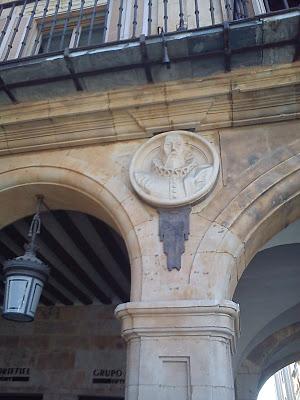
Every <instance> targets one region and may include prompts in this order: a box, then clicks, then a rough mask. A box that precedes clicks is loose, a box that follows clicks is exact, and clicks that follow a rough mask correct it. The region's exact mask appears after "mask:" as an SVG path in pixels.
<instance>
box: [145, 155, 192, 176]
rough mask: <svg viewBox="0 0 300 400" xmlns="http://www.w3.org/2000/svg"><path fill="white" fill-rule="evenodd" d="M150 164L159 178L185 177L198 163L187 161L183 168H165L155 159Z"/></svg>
mask: <svg viewBox="0 0 300 400" xmlns="http://www.w3.org/2000/svg"><path fill="white" fill-rule="evenodd" d="M152 162H153V168H154V171H155V172H156V173H157V174H158V175H160V176H177V177H185V176H186V175H188V174H189V173H190V172H191V171H192V170H193V169H194V168H195V167H197V165H198V163H197V162H196V161H195V160H193V159H192V160H189V161H187V164H186V165H185V166H184V167H180V168H166V167H165V166H164V165H163V163H162V161H161V160H160V159H157V158H156V159H154V160H153V161H152Z"/></svg>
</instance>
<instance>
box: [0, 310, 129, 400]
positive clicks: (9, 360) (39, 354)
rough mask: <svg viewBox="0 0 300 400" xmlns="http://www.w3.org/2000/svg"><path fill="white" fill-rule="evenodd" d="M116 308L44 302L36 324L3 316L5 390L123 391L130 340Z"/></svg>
mask: <svg viewBox="0 0 300 400" xmlns="http://www.w3.org/2000/svg"><path fill="white" fill-rule="evenodd" d="M113 310H114V306H101V305H93V306H69V307H52V308H46V307H40V309H39V311H38V316H37V319H36V321H35V322H33V323H32V324H25V325H24V324H18V323H13V322H10V321H6V320H1V321H0V393H15V394H18V393H20V394H30V393H40V394H43V395H44V396H43V398H44V399H45V400H50V399H51V400H61V399H66V398H67V399H70V400H71V399H77V398H78V396H79V395H85V396H87V395H89V396H93V395H97V396H112V397H122V396H123V392H124V381H125V347H124V346H125V345H124V343H123V341H122V339H121V337H120V325H119V322H118V321H117V320H116V319H115V317H114V315H113ZM66 396H67V397H66Z"/></svg>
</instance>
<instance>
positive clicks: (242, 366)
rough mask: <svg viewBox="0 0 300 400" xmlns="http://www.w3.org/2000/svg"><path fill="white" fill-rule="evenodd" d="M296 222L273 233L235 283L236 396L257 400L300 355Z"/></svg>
mask: <svg viewBox="0 0 300 400" xmlns="http://www.w3.org/2000/svg"><path fill="white" fill-rule="evenodd" d="M299 256H300V220H297V221H296V222H294V223H293V224H291V225H289V226H288V227H287V228H286V229H284V230H282V231H281V232H279V233H278V234H277V235H275V237H273V238H272V239H271V240H270V241H269V242H268V243H267V244H266V245H265V246H264V248H263V249H261V251H260V252H258V253H257V254H256V256H255V257H254V258H253V259H252V261H251V262H250V264H249V265H248V266H247V268H246V269H245V271H244V273H243V275H242V276H241V278H240V280H239V282H238V285H237V287H236V290H235V293H234V296H233V300H234V301H235V302H237V303H239V304H240V312H241V337H240V339H239V342H238V349H237V354H236V356H235V360H234V368H235V376H236V391H237V400H246V399H247V400H256V399H257V396H258V392H259V390H260V388H261V387H262V385H263V384H264V382H265V381H266V380H267V379H268V378H269V377H270V376H271V375H273V373H275V372H276V371H277V370H279V369H281V368H282V367H284V366H286V365H287V364H289V363H290V362H292V361H295V360H298V359H300V298H299V285H300V270H299Z"/></svg>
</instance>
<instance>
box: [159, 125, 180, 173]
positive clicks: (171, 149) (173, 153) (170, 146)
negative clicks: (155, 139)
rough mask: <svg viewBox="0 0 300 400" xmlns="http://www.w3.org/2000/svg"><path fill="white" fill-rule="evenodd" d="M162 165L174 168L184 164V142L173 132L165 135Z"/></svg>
mask: <svg viewBox="0 0 300 400" xmlns="http://www.w3.org/2000/svg"><path fill="white" fill-rule="evenodd" d="M163 153H164V166H165V167H166V168H170V169H175V168H181V167H184V165H185V159H184V156H185V144H184V141H183V140H182V138H181V137H180V135H178V134H176V133H174V134H170V135H168V136H166V139H165V142H164V145H163Z"/></svg>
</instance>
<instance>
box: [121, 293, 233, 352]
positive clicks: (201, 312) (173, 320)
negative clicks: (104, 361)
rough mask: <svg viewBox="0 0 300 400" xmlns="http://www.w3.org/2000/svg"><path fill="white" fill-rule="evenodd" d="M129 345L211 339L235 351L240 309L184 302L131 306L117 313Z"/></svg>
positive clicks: (229, 304)
mask: <svg viewBox="0 0 300 400" xmlns="http://www.w3.org/2000/svg"><path fill="white" fill-rule="evenodd" d="M115 315H116V317H117V318H118V319H119V320H120V321H121V323H122V336H123V338H124V339H125V340H126V341H127V342H128V341H130V340H132V339H135V338H143V337H167V336H168V337H172V336H209V337H211V338H213V337H216V338H223V339H225V340H226V341H227V340H228V341H229V342H230V348H231V352H232V353H234V352H235V350H236V341H237V337H238V336H239V331H240V327H239V305H238V304H236V303H234V302H232V301H229V300H224V301H222V302H220V303H218V302H215V301H209V300H207V301H206V300H191V301H189V300H182V301H175V302H168V301H165V302H131V303H125V304H120V305H119V306H118V307H117V308H116V310H115Z"/></svg>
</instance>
